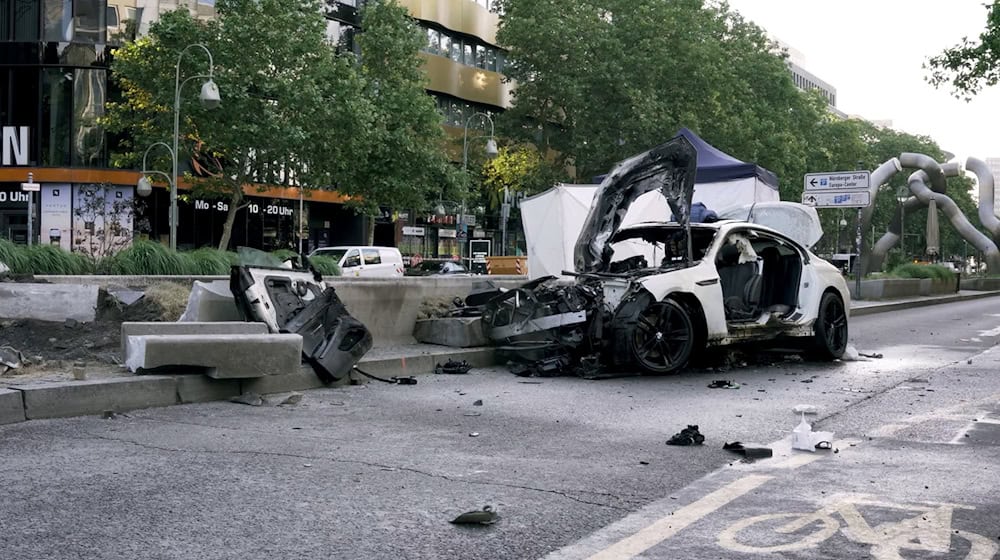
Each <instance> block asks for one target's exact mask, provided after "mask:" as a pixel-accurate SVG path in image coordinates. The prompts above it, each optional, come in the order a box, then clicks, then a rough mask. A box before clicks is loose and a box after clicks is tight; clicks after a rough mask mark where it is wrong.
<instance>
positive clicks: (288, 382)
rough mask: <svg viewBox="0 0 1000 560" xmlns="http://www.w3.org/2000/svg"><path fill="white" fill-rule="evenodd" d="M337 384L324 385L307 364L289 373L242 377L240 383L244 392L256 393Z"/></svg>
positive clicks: (297, 389) (317, 387) (301, 389)
mask: <svg viewBox="0 0 1000 560" xmlns="http://www.w3.org/2000/svg"><path fill="white" fill-rule="evenodd" d="M343 381H344V384H346V382H347V378H346V377H345V378H344V380H343ZM337 385H338V383H334V384H331V385H324V384H323V382H322V381H320V379H319V377H317V376H316V374H315V373H314V372H313V370H312V368H311V367H309V366H302V367H300V368H299V369H297V370H296V371H293V372H290V373H283V374H280V375H267V376H264V377H257V378H254V379H244V380H242V382H241V384H240V386H241V387H242V389H243V392H244V393H257V394H258V395H267V394H270V393H285V392H288V391H305V390H307V389H320V388H322V387H335V386H337Z"/></svg>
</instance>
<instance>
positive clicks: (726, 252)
mask: <svg viewBox="0 0 1000 560" xmlns="http://www.w3.org/2000/svg"><path fill="white" fill-rule="evenodd" d="M719 262H721V263H722V264H725V265H730V264H737V263H738V262H740V250H739V249H738V248H737V247H736V245H730V244H728V243H727V244H725V245H723V246H722V249H719Z"/></svg>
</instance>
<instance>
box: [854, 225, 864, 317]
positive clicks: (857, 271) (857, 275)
mask: <svg viewBox="0 0 1000 560" xmlns="http://www.w3.org/2000/svg"><path fill="white" fill-rule="evenodd" d="M862 210H863V209H862V208H858V236H857V240H856V250H857V256H855V257H854V258H855V262H856V263H857V264H855V266H854V290H855V293H857V294H858V295H857V299H864V298H862V297H861V275H862V274H864V270H862V268H861V238H862V236H863V235H864V232H863V231H861V211H862Z"/></svg>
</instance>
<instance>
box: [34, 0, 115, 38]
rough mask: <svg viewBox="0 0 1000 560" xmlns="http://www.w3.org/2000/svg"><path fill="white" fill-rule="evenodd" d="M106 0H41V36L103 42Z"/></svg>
mask: <svg viewBox="0 0 1000 560" xmlns="http://www.w3.org/2000/svg"><path fill="white" fill-rule="evenodd" d="M106 18H107V0H45V37H44V38H45V40H46V41H57V42H60V43H68V42H74V43H104V42H106V41H107V34H108V28H107V23H106Z"/></svg>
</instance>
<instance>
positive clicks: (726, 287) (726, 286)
mask: <svg viewBox="0 0 1000 560" xmlns="http://www.w3.org/2000/svg"><path fill="white" fill-rule="evenodd" d="M718 261H719V262H718V265H717V268H718V271H719V281H720V283H721V286H722V301H723V305H724V307H725V311H726V318H727V319H735V320H740V319H750V318H752V317H753V316H754V313H755V312H756V311H757V308H758V305H759V304H760V294H761V278H760V267H759V266H758V264H757V262H745V263H740V250H739V249H738V248H737V247H736V246H735V245H731V244H726V245H724V246H723V247H722V249H720V250H719V259H718Z"/></svg>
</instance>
